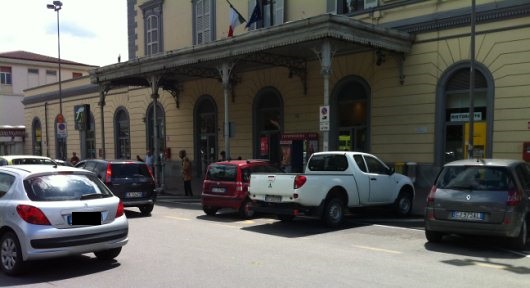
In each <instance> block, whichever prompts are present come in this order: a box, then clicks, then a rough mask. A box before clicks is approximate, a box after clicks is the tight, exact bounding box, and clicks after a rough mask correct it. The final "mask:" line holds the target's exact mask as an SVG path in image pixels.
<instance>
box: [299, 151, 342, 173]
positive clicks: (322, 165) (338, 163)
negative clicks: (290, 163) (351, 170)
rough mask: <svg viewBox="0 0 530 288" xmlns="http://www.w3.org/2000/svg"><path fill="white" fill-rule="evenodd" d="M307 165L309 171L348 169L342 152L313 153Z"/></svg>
mask: <svg viewBox="0 0 530 288" xmlns="http://www.w3.org/2000/svg"><path fill="white" fill-rule="evenodd" d="M308 167H309V170H311V171H344V170H346V169H348V160H347V159H346V155H343V154H328V155H313V156H312V157H311V159H310V160H309V164H308Z"/></svg>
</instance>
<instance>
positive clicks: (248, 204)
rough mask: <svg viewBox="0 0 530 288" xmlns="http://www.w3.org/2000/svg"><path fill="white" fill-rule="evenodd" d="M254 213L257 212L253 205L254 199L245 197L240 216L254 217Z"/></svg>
mask: <svg viewBox="0 0 530 288" xmlns="http://www.w3.org/2000/svg"><path fill="white" fill-rule="evenodd" d="M254 214H255V212H254V209H253V206H252V201H250V200H249V199H245V201H243V203H241V206H240V207H239V216H240V217H241V218H243V219H250V218H252V217H254Z"/></svg>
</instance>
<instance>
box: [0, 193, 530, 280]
mask: <svg viewBox="0 0 530 288" xmlns="http://www.w3.org/2000/svg"><path fill="white" fill-rule="evenodd" d="M127 216H128V217H129V225H130V234H129V243H128V244H127V245H126V246H125V247H124V249H123V251H122V253H121V254H120V256H118V258H117V261H115V262H111V263H101V262H98V261H97V260H96V259H95V257H94V256H93V255H92V254H87V255H83V256H77V257H70V258H61V259H54V260H47V261H40V262H35V263H33V264H32V265H31V271H30V272H29V273H28V274H26V275H24V276H22V277H17V278H14V277H8V276H6V275H4V274H1V273H0V287H8V286H9V287H83V288H85V287H113V288H118V287H253V288H257V287H267V288H269V287H363V288H366V287H443V288H448V287H484V288H486V287H495V288H498V287H528V286H529V285H530V284H529V283H530V280H529V279H530V256H529V255H530V251H523V252H518V251H512V250H510V249H509V248H507V246H506V245H505V244H504V242H503V241H501V240H499V239H486V240H485V239H481V238H463V237H456V236H455V237H450V238H449V239H446V241H444V242H443V243H441V244H429V243H427V242H426V240H425V237H424V232H423V220H422V219H421V218H406V219H395V218H394V217H393V215H392V214H390V213H387V212H386V211H385V210H382V209H374V210H368V211H366V210H365V211H358V213H355V214H354V215H351V216H350V217H348V221H347V223H346V225H344V227H342V228H341V229H336V230H332V229H328V228H325V227H323V226H322V225H321V224H320V222H319V221H317V220H314V219H296V220H294V221H292V222H289V223H282V222H279V221H277V220H275V219H269V218H256V219H253V220H247V221H245V220H240V219H238V218H237V214H235V213H232V212H231V211H224V212H223V213H222V214H220V215H217V216H216V217H210V216H206V215H204V213H203V212H202V210H200V206H199V204H197V203H194V202H192V201H188V200H185V199H184V200H182V201H181V200H178V199H177V200H173V201H166V202H165V203H160V204H159V205H157V207H155V209H154V211H153V215H152V216H151V217H142V216H140V214H139V211H137V210H136V209H130V210H128V211H127Z"/></svg>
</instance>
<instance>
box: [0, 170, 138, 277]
mask: <svg viewBox="0 0 530 288" xmlns="http://www.w3.org/2000/svg"><path fill="white" fill-rule="evenodd" d="M128 231H129V226H128V222H127V218H126V216H125V214H124V209H123V204H122V203H121V200H120V199H119V198H118V197H116V196H114V195H113V194H112V193H111V192H110V191H109V189H108V188H107V187H106V186H105V184H103V183H102V182H101V181H100V180H99V179H98V178H97V177H96V175H94V174H93V173H92V172H89V171H86V170H83V169H77V168H73V167H67V166H57V165H56V166H52V165H14V166H3V167H0V268H1V269H2V270H3V271H4V272H5V273H6V274H10V275H14V274H19V273H20V272H23V271H24V268H25V266H26V264H27V261H29V260H35V259H45V258H51V257H60V256H67V255H76V254H84V253H92V252H93V253H94V254H95V256H96V257H97V258H98V259H101V260H110V259H114V258H115V257H117V256H118V255H119V254H120V252H121V249H122V246H124V245H125V244H126V243H127V241H128Z"/></svg>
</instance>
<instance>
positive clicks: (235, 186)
mask: <svg viewBox="0 0 530 288" xmlns="http://www.w3.org/2000/svg"><path fill="white" fill-rule="evenodd" d="M256 172H264V173H282V172H283V171H282V170H281V169H280V168H278V167H276V166H273V165H272V164H271V163H270V162H269V161H265V160H232V161H221V162H215V163H212V164H210V165H209V166H208V170H207V172H206V177H205V178H204V182H203V184H202V195H201V202H202V209H203V211H204V213H206V214H207V215H215V214H216V213H217V211H218V210H219V209H221V208H232V209H237V210H238V212H239V215H240V216H241V217H242V218H247V219H248V218H251V217H253V216H254V210H253V209H252V201H251V200H250V198H249V195H248V191H247V190H248V184H249V181H250V175H251V174H252V173H256Z"/></svg>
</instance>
